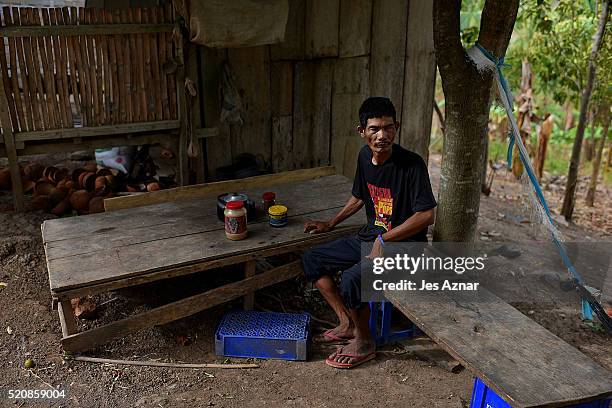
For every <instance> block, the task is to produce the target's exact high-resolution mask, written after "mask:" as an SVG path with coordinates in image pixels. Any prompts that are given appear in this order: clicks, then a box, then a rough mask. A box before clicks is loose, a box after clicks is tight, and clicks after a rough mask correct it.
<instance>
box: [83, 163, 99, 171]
mask: <svg viewBox="0 0 612 408" xmlns="http://www.w3.org/2000/svg"><path fill="white" fill-rule="evenodd" d="M83 170H85V171H89V172H91V173H95V172H96V171H97V170H98V165H97V164H96V163H95V162H91V163H87V164H86V165H84V166H83Z"/></svg>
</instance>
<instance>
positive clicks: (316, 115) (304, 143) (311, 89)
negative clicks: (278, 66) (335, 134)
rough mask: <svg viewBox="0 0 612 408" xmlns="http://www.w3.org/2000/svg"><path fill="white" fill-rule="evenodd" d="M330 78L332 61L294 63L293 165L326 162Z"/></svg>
mask: <svg viewBox="0 0 612 408" xmlns="http://www.w3.org/2000/svg"><path fill="white" fill-rule="evenodd" d="M332 80H333V62H332V61H331V60H319V61H306V62H298V63H296V64H295V78H294V91H293V143H292V153H293V157H292V160H293V164H292V168H305V167H314V166H322V165H328V164H329V140H330V132H331V129H330V121H331V103H332V97H331V94H332Z"/></svg>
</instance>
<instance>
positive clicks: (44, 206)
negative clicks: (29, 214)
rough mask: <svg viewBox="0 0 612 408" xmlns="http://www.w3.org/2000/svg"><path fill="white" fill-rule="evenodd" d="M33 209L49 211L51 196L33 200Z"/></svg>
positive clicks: (39, 196) (37, 197)
mask: <svg viewBox="0 0 612 408" xmlns="http://www.w3.org/2000/svg"><path fill="white" fill-rule="evenodd" d="M32 207H33V208H34V209H36V210H43V211H49V196H48V195H38V196H36V197H34V198H33V199H32Z"/></svg>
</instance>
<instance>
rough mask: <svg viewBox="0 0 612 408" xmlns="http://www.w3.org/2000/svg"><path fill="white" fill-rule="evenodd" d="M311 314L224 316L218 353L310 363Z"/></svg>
mask: <svg viewBox="0 0 612 408" xmlns="http://www.w3.org/2000/svg"><path fill="white" fill-rule="evenodd" d="M309 336H310V315H308V314H307V313H276V312H256V311H236V312H230V313H227V314H226V315H225V316H223V319H222V320H221V323H220V324H219V328H218V329H217V333H216V335H215V352H216V353H217V355H221V356H227V357H256V358H275V359H281V360H306V354H307V344H308V337H309Z"/></svg>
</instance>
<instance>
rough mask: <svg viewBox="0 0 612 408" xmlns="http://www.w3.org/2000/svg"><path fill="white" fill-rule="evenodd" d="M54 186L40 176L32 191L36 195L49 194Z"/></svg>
mask: <svg viewBox="0 0 612 408" xmlns="http://www.w3.org/2000/svg"><path fill="white" fill-rule="evenodd" d="M54 188H55V186H54V185H53V183H52V182H50V181H49V180H46V179H44V178H41V179H40V180H38V181H37V182H36V186H35V187H34V192H35V193H36V195H46V196H48V195H49V194H51V191H52V190H53V189H54Z"/></svg>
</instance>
